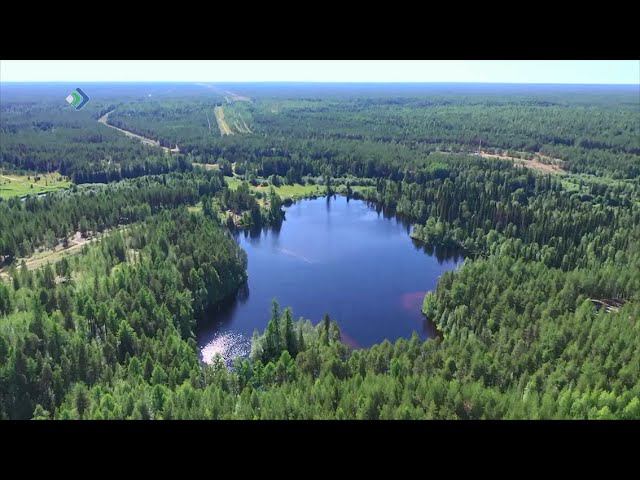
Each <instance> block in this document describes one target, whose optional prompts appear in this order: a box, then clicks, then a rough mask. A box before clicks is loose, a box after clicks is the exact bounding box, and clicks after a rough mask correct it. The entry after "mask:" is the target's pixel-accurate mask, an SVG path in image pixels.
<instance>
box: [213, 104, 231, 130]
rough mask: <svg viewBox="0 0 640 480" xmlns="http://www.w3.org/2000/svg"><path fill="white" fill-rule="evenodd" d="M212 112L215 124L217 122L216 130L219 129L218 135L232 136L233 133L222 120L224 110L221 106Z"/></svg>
mask: <svg viewBox="0 0 640 480" xmlns="http://www.w3.org/2000/svg"><path fill="white" fill-rule="evenodd" d="M213 112H214V113H215V115H216V122H218V128H219V129H220V135H222V136H225V135H233V131H232V130H231V128H229V125H227V121H226V120H225V119H224V110H223V109H222V107H221V106H218V107H215V108H214V109H213Z"/></svg>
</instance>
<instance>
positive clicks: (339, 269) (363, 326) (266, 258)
mask: <svg viewBox="0 0 640 480" xmlns="http://www.w3.org/2000/svg"><path fill="white" fill-rule="evenodd" d="M377 210H379V209H376V208H375V207H374V206H371V205H369V204H367V203H366V202H363V201H361V200H354V199H351V200H347V199H346V198H345V197H332V198H331V199H327V198H318V199H313V200H303V201H300V202H297V203H295V204H293V205H291V206H289V207H287V208H286V219H285V221H284V222H283V223H282V226H281V227H280V229H279V231H274V230H263V231H261V232H259V233H254V234H253V235H251V234H249V233H248V232H243V233H240V234H238V237H237V239H238V242H239V244H240V246H241V247H242V248H243V249H244V250H245V251H246V252H247V256H248V277H249V278H248V282H247V285H246V288H243V289H241V291H240V292H239V293H238V295H237V297H236V298H235V299H234V300H233V301H230V302H228V303H227V304H225V305H224V306H222V307H221V308H220V309H219V310H217V311H215V312H210V313H209V315H208V316H207V318H205V319H204V320H203V321H201V322H200V326H199V331H198V345H199V347H200V350H201V355H202V359H203V360H204V361H205V362H207V361H209V360H210V359H211V358H213V355H215V354H216V353H219V354H221V355H222V356H223V358H225V359H227V360H229V359H230V358H232V357H235V356H238V355H243V354H246V353H247V352H248V350H249V344H250V338H251V335H252V334H253V331H254V330H256V329H257V330H259V331H262V330H264V328H265V327H266V325H267V322H268V320H269V316H270V310H271V300H272V299H273V298H275V299H277V301H278V302H279V303H280V306H281V309H284V308H285V307H287V306H290V307H291V308H292V310H293V316H294V319H297V318H299V317H304V318H307V319H310V320H311V321H312V322H313V323H314V324H316V323H317V322H319V321H320V319H321V318H322V316H323V315H324V314H325V313H328V314H329V315H330V316H331V318H332V319H334V320H336V321H337V322H338V324H339V326H340V329H341V332H342V338H343V340H344V341H345V342H346V343H348V344H349V345H351V346H353V347H354V348H359V347H367V346H370V345H373V344H375V343H380V342H382V341H383V340H384V339H388V340H390V341H394V340H396V339H397V338H400V337H406V338H409V337H410V336H411V334H412V333H413V332H414V331H415V332H417V333H418V335H420V337H421V338H423V339H426V338H428V337H432V336H434V335H435V334H436V331H435V328H434V326H433V324H432V323H431V322H429V321H428V320H426V319H425V317H424V316H423V315H422V313H421V306H422V300H423V298H424V294H425V292H427V291H429V290H432V289H434V288H435V286H436V283H437V281H438V278H439V277H440V275H442V273H444V272H446V271H447V270H452V269H454V268H455V267H456V266H457V265H458V264H459V263H461V262H462V260H463V259H462V256H461V255H459V254H452V253H444V252H441V251H437V250H436V251H432V250H431V251H428V250H426V249H425V248H424V247H423V246H422V245H419V244H418V243H416V242H414V241H413V240H412V239H411V238H410V237H409V232H410V226H409V225H408V224H406V223H404V222H403V221H402V220H400V219H398V218H397V217H389V216H385V215H384V214H383V212H382V211H377Z"/></svg>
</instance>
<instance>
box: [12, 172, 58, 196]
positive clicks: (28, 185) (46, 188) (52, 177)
mask: <svg viewBox="0 0 640 480" xmlns="http://www.w3.org/2000/svg"><path fill="white" fill-rule="evenodd" d="M70 186H71V182H70V181H69V179H68V178H66V177H63V176H62V175H60V174H59V173H57V172H54V173H47V174H39V175H10V174H7V175H5V174H0V198H11V197H23V196H25V195H37V194H39V193H47V192H53V191H56V190H60V189H63V188H68V187H70Z"/></svg>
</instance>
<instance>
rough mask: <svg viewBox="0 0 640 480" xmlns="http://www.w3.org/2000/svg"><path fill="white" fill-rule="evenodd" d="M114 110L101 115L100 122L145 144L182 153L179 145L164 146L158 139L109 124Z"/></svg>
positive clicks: (167, 151) (168, 151) (166, 150)
mask: <svg viewBox="0 0 640 480" xmlns="http://www.w3.org/2000/svg"><path fill="white" fill-rule="evenodd" d="M112 112H113V110H111V111H110V112H107V113H105V114H104V115H103V116H101V117H100V118H99V119H98V122H100V123H102V124H103V125H106V126H107V127H109V128H113V129H114V130H117V131H119V132H121V133H124V134H125V135H126V136H127V137H131V138H137V139H138V140H140V141H141V142H142V143H144V144H145V145H150V146H152V147H160V148H162V150H164V151H165V152H166V153H180V148H178V145H176V146H175V148H168V147H163V146H161V145H160V142H159V141H158V140H153V139H151V138H147V137H143V136H142V135H138V134H137V133H133V132H130V131H129V130H124V129H122V128H118V127H115V126H113V125H111V124H109V122H108V120H109V114H110V113H112Z"/></svg>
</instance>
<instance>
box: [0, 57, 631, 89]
mask: <svg viewBox="0 0 640 480" xmlns="http://www.w3.org/2000/svg"><path fill="white" fill-rule="evenodd" d="M0 81H2V82H79V81H82V82H94V81H95V82H135V81H140V82H154V81H156V82H274V81H275V82H277V81H283V82H286V81H289V82H496V83H596V84H640V61H638V60H615V61H614V60H417V61H414V60H201V61H200V60H0Z"/></svg>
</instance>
